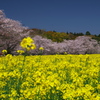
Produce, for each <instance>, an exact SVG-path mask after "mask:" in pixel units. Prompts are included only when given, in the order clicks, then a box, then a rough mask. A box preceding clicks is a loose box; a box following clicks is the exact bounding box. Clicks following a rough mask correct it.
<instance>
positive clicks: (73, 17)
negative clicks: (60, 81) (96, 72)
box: [0, 0, 100, 34]
mask: <svg viewBox="0 0 100 100" xmlns="http://www.w3.org/2000/svg"><path fill="white" fill-rule="evenodd" d="M0 10H3V11H4V13H5V14H6V17H7V18H10V19H13V20H18V21H20V22H21V23H22V24H23V25H24V26H26V27H29V28H38V29H44V30H46V31H54V30H55V31H57V32H76V33H79V32H82V33H84V34H85V33H86V31H89V32H90V33H91V34H100V0H0Z"/></svg>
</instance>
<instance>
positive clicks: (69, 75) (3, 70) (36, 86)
mask: <svg viewBox="0 0 100 100" xmlns="http://www.w3.org/2000/svg"><path fill="white" fill-rule="evenodd" d="M0 100H100V55H99V54H93V55H70V54H68V55H38V56H36V55H34V56H22V55H18V56H12V55H9V54H8V55H6V56H4V57H0Z"/></svg>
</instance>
